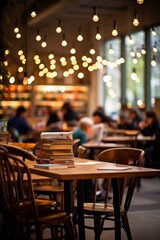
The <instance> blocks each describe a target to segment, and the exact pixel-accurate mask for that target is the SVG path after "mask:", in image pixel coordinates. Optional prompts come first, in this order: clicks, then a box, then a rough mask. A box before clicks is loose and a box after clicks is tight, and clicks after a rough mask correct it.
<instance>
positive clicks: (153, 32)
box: [152, 27, 157, 36]
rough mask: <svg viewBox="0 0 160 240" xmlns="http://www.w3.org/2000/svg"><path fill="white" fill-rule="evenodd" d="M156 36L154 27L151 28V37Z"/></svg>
mask: <svg viewBox="0 0 160 240" xmlns="http://www.w3.org/2000/svg"><path fill="white" fill-rule="evenodd" d="M156 35H157V33H156V31H155V29H154V27H152V36H156Z"/></svg>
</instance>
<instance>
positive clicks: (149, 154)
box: [138, 110, 160, 168]
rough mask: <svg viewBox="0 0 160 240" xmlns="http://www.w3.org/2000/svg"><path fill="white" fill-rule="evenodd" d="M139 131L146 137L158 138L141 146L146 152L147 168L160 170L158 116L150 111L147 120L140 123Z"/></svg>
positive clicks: (147, 113) (159, 125)
mask: <svg viewBox="0 0 160 240" xmlns="http://www.w3.org/2000/svg"><path fill="white" fill-rule="evenodd" d="M139 129H140V131H141V134H143V135H144V136H156V140H155V141H147V142H144V143H142V144H141V145H140V144H139V145H140V146H138V147H141V148H143V149H144V150H145V166H146V167H156V168H157V167H158V168H160V147H159V146H160V145H159V144H160V124H159V120H158V117H157V114H156V113H155V112H154V111H152V110H149V111H147V112H146V113H145V119H144V120H143V121H141V122H140V123H139Z"/></svg>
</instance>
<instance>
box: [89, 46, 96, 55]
mask: <svg viewBox="0 0 160 240" xmlns="http://www.w3.org/2000/svg"><path fill="white" fill-rule="evenodd" d="M89 52H90V54H91V55H94V54H95V53H96V51H95V49H94V48H93V47H91V49H90V50H89Z"/></svg>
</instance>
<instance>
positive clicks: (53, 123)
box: [46, 106, 61, 131]
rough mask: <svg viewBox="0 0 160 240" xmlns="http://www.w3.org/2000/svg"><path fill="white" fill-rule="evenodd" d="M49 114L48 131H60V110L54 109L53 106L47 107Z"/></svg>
mask: <svg viewBox="0 0 160 240" xmlns="http://www.w3.org/2000/svg"><path fill="white" fill-rule="evenodd" d="M47 114H48V119H47V122H46V128H47V130H48V131H60V130H61V129H60V128H59V126H60V124H58V123H59V122H60V121H61V118H60V114H59V112H58V111H55V110H53V108H52V107H50V106H48V107H47Z"/></svg>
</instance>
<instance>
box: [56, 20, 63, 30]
mask: <svg viewBox="0 0 160 240" xmlns="http://www.w3.org/2000/svg"><path fill="white" fill-rule="evenodd" d="M56 32H57V33H61V32H62V28H61V20H59V21H58V26H57V28H56Z"/></svg>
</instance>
